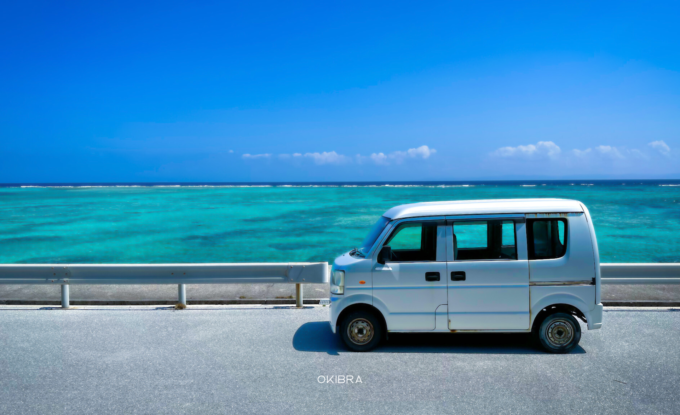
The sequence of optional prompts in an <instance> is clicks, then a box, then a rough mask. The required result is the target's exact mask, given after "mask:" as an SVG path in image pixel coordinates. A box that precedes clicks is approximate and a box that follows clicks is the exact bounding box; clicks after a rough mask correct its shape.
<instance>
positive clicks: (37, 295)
mask: <svg viewBox="0 0 680 415" xmlns="http://www.w3.org/2000/svg"><path fill="white" fill-rule="evenodd" d="M303 290H304V298H305V299H320V298H328V297H329V296H330V294H329V291H328V290H329V288H328V285H327V284H305V285H303ZM70 291H71V301H73V302H75V303H77V302H79V301H86V302H94V303H101V304H107V303H114V304H115V303H120V302H123V303H132V304H143V303H145V302H159V301H165V302H167V303H172V302H175V301H176V300H177V286H176V285H72V286H71V290H70ZM294 296H295V286H294V285H292V284H214V285H213V284H205V285H200V284H196V285H187V297H188V301H189V303H191V302H192V301H193V302H194V303H195V302H203V301H221V300H227V301H229V300H246V301H249V300H276V299H279V300H283V299H292V298H294ZM60 300H61V294H60V288H59V286H56V285H0V304H2V303H6V302H7V301H10V302H11V301H22V302H40V304H45V303H50V302H51V303H52V304H57V303H59V301H60ZM602 300H603V301H662V302H680V285H603V286H602Z"/></svg>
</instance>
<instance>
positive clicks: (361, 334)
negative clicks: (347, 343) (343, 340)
mask: <svg viewBox="0 0 680 415" xmlns="http://www.w3.org/2000/svg"><path fill="white" fill-rule="evenodd" d="M374 333H375V331H374V330H373V325H372V324H371V322H370V321H368V320H365V319H363V318H357V319H355V320H352V322H351V323H349V325H348V326H347V337H349V339H350V340H351V341H352V343H354V344H358V345H362V344H366V343H368V342H370V341H371V340H372V339H373V335H374Z"/></svg>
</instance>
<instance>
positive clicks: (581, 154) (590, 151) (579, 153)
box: [571, 148, 593, 157]
mask: <svg viewBox="0 0 680 415" xmlns="http://www.w3.org/2000/svg"><path fill="white" fill-rule="evenodd" d="M571 152H572V153H574V155H575V156H576V157H586V156H589V155H591V154H593V149H592V148H587V149H585V150H579V149H574V150H572V151H571Z"/></svg>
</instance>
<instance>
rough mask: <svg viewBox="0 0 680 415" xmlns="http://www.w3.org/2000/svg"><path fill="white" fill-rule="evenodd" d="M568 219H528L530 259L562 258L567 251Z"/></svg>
mask: <svg viewBox="0 0 680 415" xmlns="http://www.w3.org/2000/svg"><path fill="white" fill-rule="evenodd" d="M567 236H568V235H567V221H566V219H527V245H528V248H529V259H554V258H561V257H563V256H564V254H565V253H566V252H567Z"/></svg>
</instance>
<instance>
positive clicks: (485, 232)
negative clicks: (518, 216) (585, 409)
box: [453, 220, 517, 261]
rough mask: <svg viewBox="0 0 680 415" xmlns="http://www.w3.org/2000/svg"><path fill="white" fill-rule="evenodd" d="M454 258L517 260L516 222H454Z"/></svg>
mask: <svg viewBox="0 0 680 415" xmlns="http://www.w3.org/2000/svg"><path fill="white" fill-rule="evenodd" d="M453 258H454V260H455V261H465V260H468V261H469V260H477V261H480V260H490V259H517V244H516V237H515V222H513V221H511V220H486V221H474V222H471V221H470V222H467V221H462V222H454V223H453Z"/></svg>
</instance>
